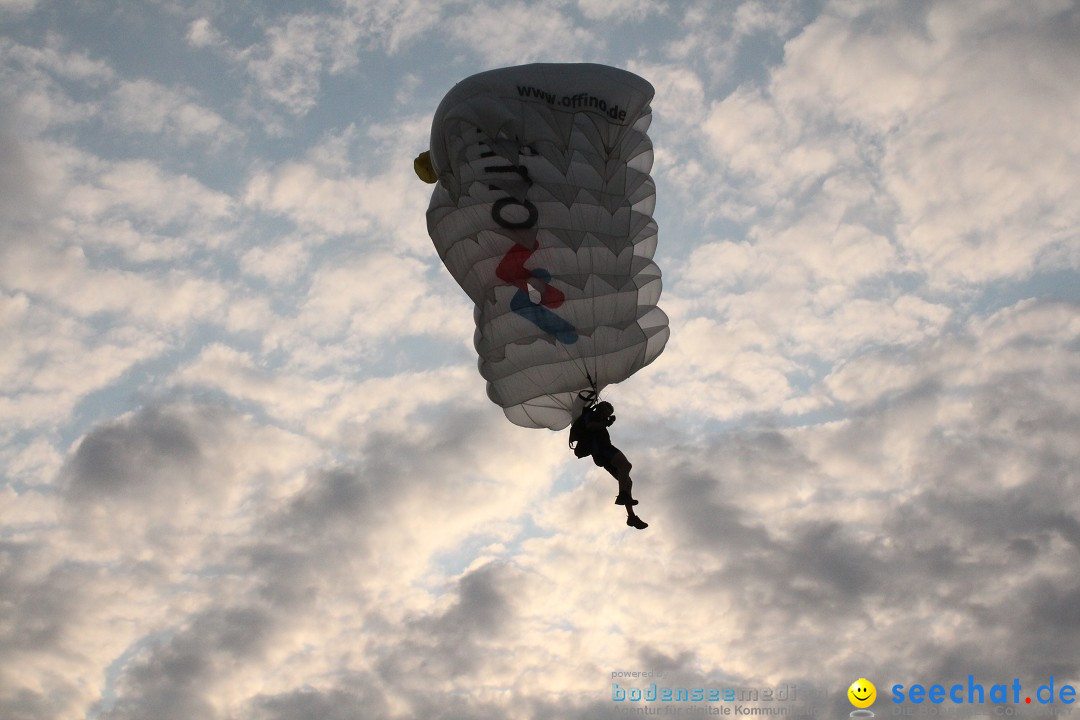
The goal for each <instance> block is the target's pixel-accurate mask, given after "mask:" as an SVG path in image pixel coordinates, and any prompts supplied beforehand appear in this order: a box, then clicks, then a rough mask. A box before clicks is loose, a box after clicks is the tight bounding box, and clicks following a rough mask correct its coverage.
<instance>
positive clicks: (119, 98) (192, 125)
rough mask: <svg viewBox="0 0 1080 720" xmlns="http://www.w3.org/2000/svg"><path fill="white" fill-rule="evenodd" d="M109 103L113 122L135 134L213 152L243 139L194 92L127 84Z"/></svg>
mask: <svg viewBox="0 0 1080 720" xmlns="http://www.w3.org/2000/svg"><path fill="white" fill-rule="evenodd" d="M109 103H110V107H109V109H108V111H107V114H108V117H109V119H110V121H112V122H115V123H117V124H118V125H119V126H120V127H121V128H123V129H126V130H129V131H131V132H136V133H147V134H151V135H164V136H166V137H170V138H175V139H176V141H177V142H179V143H180V144H182V145H186V146H190V145H193V144H196V143H203V144H205V145H206V146H207V147H208V148H210V149H214V148H218V147H220V146H222V145H226V144H229V143H233V142H237V141H239V140H240V139H241V137H242V136H241V133H240V132H239V131H238V130H237V129H236V128H235V127H234V126H233V125H232V124H231V123H229V122H228V121H227V120H225V119H224V118H223V117H222V116H221V115H219V114H218V113H217V112H215V111H213V110H211V109H210V108H208V107H206V106H204V105H200V104H199V103H198V102H196V101H195V94H194V92H193V91H191V90H190V89H186V88H185V89H174V88H167V87H164V86H162V85H158V84H157V83H154V82H151V81H149V80H132V81H124V82H121V83H120V84H119V85H118V86H117V87H116V89H115V90H114V91H113V92H112V96H111V98H110V101H109Z"/></svg>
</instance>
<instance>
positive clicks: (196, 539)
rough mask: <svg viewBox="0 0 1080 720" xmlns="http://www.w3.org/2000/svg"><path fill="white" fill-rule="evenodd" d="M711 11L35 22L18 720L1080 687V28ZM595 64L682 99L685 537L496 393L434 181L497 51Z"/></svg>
mask: <svg viewBox="0 0 1080 720" xmlns="http://www.w3.org/2000/svg"><path fill="white" fill-rule="evenodd" d="M714 5H715V4H710V3H696V4H693V3H692V4H688V5H685V6H678V7H676V6H674V5H671V4H665V5H661V4H655V5H650V4H646V3H638V2H630V3H610V4H608V5H606V6H605V7H604V8H600V7H599V6H595V5H590V4H588V3H576V4H575V3H566V2H554V3H540V4H535V3H534V4H531V5H526V4H522V3H517V4H515V3H510V4H504V5H501V6H499V7H495V6H492V7H490V8H483V7H476V6H468V5H464V4H453V3H439V4H436V5H434V6H432V5H430V4H425V3H419V2H390V3H385V2H384V3H374V2H360V1H356V2H345V3H340V4H339V5H338V6H336V7H335V8H333V9H330V10H327V9H326V8H314V7H297V8H293V9H290V10H289V12H287V13H283V14H275V12H276V11H270V10H266V9H265V8H262V9H256V10H255V11H254V12H252V11H251V10H252V9H251V8H246V9H244V8H238V9H230V10H229V12H227V13H216V14H215V13H211V12H208V8H209V7H210V6H208V5H207V6H203V7H201V8H199V9H198V12H194V11H192V10H191V9H190V8H189V9H182V8H180V7H179V6H173V5H161V6H158V8H159V9H160V10H163V12H161V13H158V14H155V15H154V17H155V18H157V19H159V20H160V28H159V30H160V31H159V32H154V33H150V34H148V35H146V36H145V37H144V36H140V37H141V38H143V39H145V41H146V46H147V47H149V46H151V45H152V46H153V49H154V52H152V53H151V52H147V51H145V50H139V48H138V46H137V45H135V44H132V42H128V41H125V42H120V39H118V38H115V37H113V35H115V32H116V25H115V24H113V20H114V19H115V18H111V17H108V16H107V14H106V15H101V14H100V13H98V12H97V11H95V10H93V9H92V8H91V9H86V8H84V9H86V12H83V13H81V14H80V15H79V16H78V22H80V23H83V25H81V26H80V28H79V29H78V31H77V32H76V31H75V30H73V29H72V27H71V23H72V22H73V21H72V20H70V19H67V16H59V15H58V16H57V17H56V18H54V19H55V20H56V22H55V23H52V24H50V25H49V27H50V28H51V33H52V34H49V32H48V31H46V30H44V29H42V27H41V26H40V23H39V22H37V21H36V20H35V19H34V18H35V17H36V16H29V15H25V16H24V15H16V14H12V13H8V14H6V15H5V19H6V20H11V23H14V24H13V25H12V24H11V23H8V24H7V25H5V33H6V36H5V39H0V55H2V57H3V60H2V62H0V80H2V82H0V96H2V97H0V100H2V103H0V104H2V105H3V107H4V110H3V113H2V114H0V340H2V342H0V387H2V388H3V389H2V390H0V474H2V475H3V478H4V481H3V482H0V606H2V607H4V608H5V609H6V613H4V614H3V615H2V616H0V716H4V717H7V716H11V717H35V718H36V717H40V718H53V717H61V716H64V717H66V716H78V717H82V716H85V715H88V714H89V715H91V716H94V717H100V718H143V717H185V718H186V717H194V716H198V717H206V718H245V719H246V718H250V719H251V720H255V719H256V718H259V719H262V718H270V719H271V720H272V719H274V718H286V717H299V716H312V717H314V716H318V717H326V718H331V719H333V718H346V717H348V718H352V717H356V716H360V715H371V716H377V717H401V718H404V717H425V718H428V717H430V718H490V717H566V718H576V719H581V720H583V719H584V718H594V717H608V718H613V717H616V716H620V717H621V716H623V715H624V714H625V713H619V712H618V710H619V709H620V708H619V707H618V704H617V703H614V702H612V701H611V700H610V695H609V693H610V692H611V683H612V682H613V678H612V676H611V674H612V672H614V671H642V670H647V671H648V670H651V671H653V672H663V673H665V676H664V678H663V679H662V680H661V679H659V678H658V679H657V681H658V683H666V684H668V685H671V686H686V687H702V686H724V687H767V686H774V687H775V686H777V685H783V684H785V683H795V684H798V686H799V689H800V693H802V692H803V690H804V688H810V687H811V686H813V687H814V688H816V689H820V690H822V691H823V694H820V695H818V694H814V695H810V694H809V690H808V691H807V692H808V694H807V695H806V696H805V697H803V698H802V702H804V703H805V704H806V705H808V706H809V705H816V706H817V707H818V709H819V713H818V714H819V715H820V714H830V715H835V716H840V715H841V714H843V713H847V712H849V711H850V707H848V703H847V701H846V699H845V698H844V697H843V695H842V692H837V689H838V688H840V687H842V686H844V685H846V684H847V683H848V682H850V681H851V680H852V679H854V678H856V677H860V676H865V677H869V678H872V679H874V680H875V681H877V680H878V678H884V679H892V680H891V682H903V683H905V684H911V683H914V682H921V683H925V684H930V683H933V682H940V683H951V682H966V680H967V676H968V675H969V674H972V673H974V674H975V675H976V678H977V679H978V680H979V681H980V682H983V683H984V684H986V685H989V684H991V683H993V682H997V681H999V680H1001V679H1005V678H1012V677H1019V678H1021V679H1022V681H1023V682H1024V683H1025V684H1027V683H1030V682H1033V681H1037V682H1036V685H1037V684H1040V683H1042V682H1045V681H1046V678H1047V677H1048V676H1049V675H1050V674H1053V675H1054V677H1055V679H1056V680H1057V681H1058V682H1059V683H1060V682H1066V681H1068V682H1073V683H1074V684H1075V681H1073V680H1071V678H1074V677H1075V676H1076V675H1077V673H1078V672H1080V668H1078V665H1077V660H1076V658H1077V657H1080V653H1078V649H1080V635H1078V634H1077V631H1076V626H1077V616H1076V611H1075V606H1076V604H1077V598H1078V593H1080V588H1078V586H1077V582H1076V579H1075V578H1074V577H1073V575H1074V574H1075V573H1074V572H1073V569H1074V568H1075V566H1076V557H1077V552H1080V521H1078V517H1080V507H1078V505H1077V500H1076V498H1077V492H1076V490H1077V477H1076V472H1075V468H1076V467H1078V466H1080V457H1078V450H1077V444H1076V437H1077V435H1078V430H1080V400H1078V398H1080V394H1078V393H1076V392H1075V386H1076V377H1077V371H1078V367H1077V362H1076V348H1077V347H1078V342H1080V326H1078V322H1077V317H1078V313H1077V306H1076V298H1075V297H1074V294H1075V293H1074V292H1072V291H1071V287H1072V284H1073V283H1071V281H1072V280H1073V275H1074V274H1075V273H1074V270H1075V267H1074V265H1075V261H1076V260H1077V254H1076V252H1075V249H1074V248H1073V246H1074V245H1075V242H1074V236H1075V232H1074V230H1075V227H1076V224H1077V223H1076V218H1075V216H1074V214H1073V213H1074V211H1073V205H1074V204H1070V203H1069V199H1070V198H1071V197H1072V196H1073V195H1075V194H1076V193H1075V192H1074V189H1075V188H1074V185H1075V180H1074V177H1075V173H1074V172H1073V173H1070V172H1069V170H1071V168H1072V166H1073V165H1075V164H1076V163H1075V162H1072V160H1073V157H1072V156H1073V155H1074V154H1075V149H1076V147H1075V141H1074V140H1073V138H1072V137H1071V136H1068V128H1070V127H1071V125H1070V122H1069V120H1070V119H1071V118H1072V117H1074V116H1075V115H1076V114H1077V113H1076V112H1073V107H1072V106H1073V105H1074V104H1075V99H1076V92H1075V87H1074V86H1075V82H1071V84H1070V78H1071V77H1073V76H1074V75H1075V73H1074V72H1073V67H1072V66H1073V65H1075V60H1076V58H1077V55H1076V52H1075V50H1074V49H1073V44H1075V43H1073V44H1070V43H1069V41H1070V40H1071V39H1072V36H1073V35H1075V32H1071V31H1072V30H1073V29H1074V26H1075V21H1076V19H1077V15H1076V12H1075V7H1074V5H1075V3H1072V4H1069V3H1060V2H1056V0H1055V1H1054V2H1041V1H1040V2H1032V3H1026V4H1023V5H1018V4H1017V5H1008V4H1002V3H989V4H980V5H977V6H973V7H965V8H961V9H959V10H958V9H956V8H955V7H954V6H953V5H952V4H949V3H934V2H930V3H921V4H917V5H908V4H904V5H892V4H873V5H866V4H857V3H856V4H852V3H843V2H841V3H827V4H825V5H823V6H821V7H820V8H818V7H817V6H813V5H808V4H806V3H796V2H791V3H787V2H783V3H761V2H743V3H740V4H738V5H733V6H730V7H727V8H725V9H722V10H720V11H717V9H716V8H715V7H714ZM153 12H154V13H157V10H154V11H153ZM617 12H622V13H623V14H622V15H621V16H618V17H621V18H622V19H621V20H617V19H615V18H616V13H617ZM39 19H40V18H39ZM601 20H602V22H601ZM613 23H614V24H613ZM9 25H10V28H11V29H10V30H9ZM612 27H613V28H616V29H617V31H618V32H617V33H615V34H612V33H610V32H606V31H604V32H602V31H603V30H605V28H606V29H607V30H610V29H611V28H612ZM101 38H106V39H109V38H111V40H110V41H109V42H104V43H103V42H102V41H101ZM129 40H130V39H129ZM113 41H115V42H113ZM463 48H464V49H463ZM137 52H140V53H142V54H140V55H138V56H137V62H132V58H133V57H135V53H137ZM537 53H539V55H537ZM580 58H588V59H598V60H599V61H601V62H609V63H612V64H617V65H620V66H623V67H629V68H631V69H632V70H635V71H638V72H640V73H641V74H642V75H643V76H645V77H647V78H648V79H649V80H650V81H651V82H652V83H653V84H654V86H656V88H657V97H656V100H655V103H654V109H655V113H656V116H655V121H654V124H653V127H652V129H651V130H650V133H651V135H652V137H653V140H654V143H655V145H656V148H657V172H656V175H655V177H656V179H657V184H658V188H659V190H658V193H659V198H658V199H659V201H660V206H659V211H658V212H659V214H660V221H661V222H660V224H661V245H660V248H659V253H660V259H659V262H660V263H661V266H662V268H663V270H664V273H665V294H664V297H663V298H662V299H661V306H662V307H664V308H665V310H667V311H668V312H669V314H670V316H671V318H672V329H673V334H672V339H671V342H670V343H669V346H668V348H667V350H666V352H665V353H664V354H663V355H662V356H661V357H660V358H659V359H658V360H657V362H656V363H655V364H654V365H652V366H650V367H649V368H648V369H646V370H645V371H643V372H642V373H640V374H639V375H636V376H635V377H634V378H633V379H632V380H630V381H629V382H627V383H623V384H620V385H619V386H617V387H614V388H610V389H608V390H606V391H605V393H606V395H607V397H609V398H610V399H611V400H612V401H613V402H615V404H616V405H617V406H618V414H619V418H620V421H619V423H618V424H617V425H615V426H614V427H613V430H612V435H613V439H614V441H615V442H616V444H618V445H619V447H621V448H622V449H623V450H624V451H625V452H626V454H627V455H628V457H629V458H630V459H631V461H632V462H633V464H634V469H633V477H634V491H635V495H636V496H637V497H638V499H639V500H640V501H641V504H640V505H639V506H638V512H639V513H640V514H641V516H642V517H643V518H644V519H645V520H647V521H648V522H649V523H650V527H649V529H648V530H647V531H644V532H639V531H636V530H633V529H630V528H628V527H627V526H626V525H625V524H624V517H625V512H624V510H623V509H622V508H621V507H619V506H616V505H614V504H613V500H614V496H615V493H616V487H615V485H616V483H615V481H614V480H613V479H612V478H611V477H610V476H609V475H608V474H607V473H606V472H604V471H603V470H601V469H599V468H596V467H595V466H593V465H592V464H591V463H590V462H584V463H582V462H580V461H578V460H576V459H574V458H573V457H572V455H570V453H569V452H568V450H567V449H566V448H565V436H563V435H561V434H554V433H545V432H531V431H526V430H523V429H521V428H517V427H515V426H512V425H511V424H509V423H507V422H506V421H505V419H504V418H503V417H502V415H501V413H500V411H499V409H498V408H497V407H495V406H493V405H492V404H491V403H490V402H489V401H488V400H487V398H486V397H485V393H484V381H483V380H482V378H481V377H480V376H479V374H478V373H477V372H476V370H475V355H474V353H473V350H472V349H471V347H470V340H471V335H472V326H471V323H470V321H469V315H470V313H469V303H468V301H467V299H466V298H465V297H464V294H463V293H461V292H460V291H459V290H458V288H456V287H455V286H454V284H453V282H452V281H451V280H450V278H449V276H448V275H447V274H446V273H445V272H444V271H443V270H442V268H441V266H440V265H439V263H438V261H437V258H436V257H435V254H434V252H433V251H432V249H431V246H430V244H429V243H428V240H427V238H426V232H425V228H424V220H423V215H424V208H425V207H426V204H427V197H426V195H427V191H428V190H427V189H426V188H425V187H423V186H422V185H421V184H420V183H418V182H417V181H416V180H415V178H414V177H413V175H412V173H411V168H410V167H409V162H410V160H411V159H412V157H413V156H415V154H416V151H417V150H418V149H419V148H422V147H423V146H424V144H425V143H426V133H427V131H428V123H429V119H430V118H429V116H428V115H427V114H426V113H427V112H428V111H429V110H430V109H431V108H432V107H434V104H435V103H436V102H437V100H438V97H440V96H441V95H442V93H444V92H445V91H446V89H447V88H448V87H450V85H451V84H452V82H453V81H454V79H456V78H459V77H461V76H462V75H466V74H469V73H471V72H473V71H475V70H480V69H482V67H475V68H474V67H472V65H473V64H474V61H475V62H480V63H490V64H504V63H513V62H518V61H528V60H531V59H536V60H553V59H554V60H558V59H567V60H573V59H580ZM166 59H167V60H168V62H167V63H166V62H165V60H166ZM230 63H231V65H230ZM208 67H213V68H215V69H216V70H217V72H206V69H207V68H208ZM375 68H378V71H377V72H376V70H375ZM366 83H378V87H379V88H382V89H383V90H385V89H386V88H389V90H386V91H385V93H384V94H385V97H386V99H387V102H386V103H385V104H371V103H369V102H368V99H369V98H370V97H371V96H370V95H369V94H365V93H363V92H362V93H359V94H356V93H340V92H338V91H339V90H340V89H341V88H342V87H353V86H355V87H361V86H363V87H369V89H370V88H371V87H375V86H374V85H370V86H367V85H365V84H366ZM361 89H363V88H362V87H361ZM383 90H380V92H383ZM365 92H366V91H365ZM421 105H423V106H424V107H427V108H428V109H427V110H423V113H421V114H417V112H415V111H416V110H417V109H422V108H421ZM1033 108H1034V109H1037V110H1038V111H1037V112H1035V111H1033V110H1032V109H1033ZM275 117H276V118H277V119H275ZM342 117H349V118H351V120H350V121H349V123H347V124H345V125H344V126H343V125H342V124H341V118H342ZM268 118H269V121H270V124H268V125H266V126H264V127H262V128H261V129H260V128H258V127H255V124H256V121H257V120H258V119H262V120H267V119H268ZM274 123H276V124H274ZM270 129H272V130H274V132H269V130H270ZM241 133H242V136H241ZM206 150H210V151H211V152H210V153H207V152H206ZM641 680H642V679H641V678H633V679H631V680H629V681H628V683H627V684H628V685H634V686H638V687H640V686H641V685H643V684H645V683H643V682H641ZM879 687H880V686H879ZM1032 687H1034V686H1032ZM1020 711H1021V712H1022V711H1023V708H1021V709H1020Z"/></svg>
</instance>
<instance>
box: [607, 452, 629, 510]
mask: <svg viewBox="0 0 1080 720" xmlns="http://www.w3.org/2000/svg"><path fill="white" fill-rule="evenodd" d="M605 467H606V468H607V471H608V472H609V473H611V474H612V476H614V478H615V479H616V480H618V481H619V496H620V497H625V498H627V499H633V494H632V488H633V487H634V483H633V481H632V480H631V479H630V470H631V469H633V467H634V466H633V465H631V464H630V461H629V460H627V459H626V456H625V455H623V454H622V451H621V450H619V449H618V448H612V449H611V455H610V457H609V459H608V462H607V465H606V466H605ZM630 504H631V503H627V507H629V506H630Z"/></svg>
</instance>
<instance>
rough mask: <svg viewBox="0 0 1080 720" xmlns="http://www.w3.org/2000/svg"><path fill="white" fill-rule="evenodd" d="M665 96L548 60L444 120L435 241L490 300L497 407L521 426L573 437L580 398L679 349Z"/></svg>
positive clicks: (465, 86)
mask: <svg viewBox="0 0 1080 720" xmlns="http://www.w3.org/2000/svg"><path fill="white" fill-rule="evenodd" d="M652 97H653V88H652V85H650V84H649V83H648V82H646V81H645V80H643V79H642V78H640V77H638V76H637V75H634V74H633V73H629V72H626V71H625V70H619V69H616V68H612V67H606V66H603V65H592V64H535V65H523V66H519V67H509V68H502V69H499V70H491V71H488V72H484V73H480V74H478V75H473V76H472V77H470V78H467V79H465V80H463V81H462V82H460V83H458V84H457V85H456V86H454V88H453V89H452V90H451V91H450V92H449V93H447V95H446V97H445V98H443V101H442V103H441V104H440V105H439V108H438V110H437V111H436V112H435V118H434V121H433V123H432V128H431V149H430V167H427V166H426V164H425V167H426V168H427V173H428V174H430V179H435V178H436V177H437V179H438V182H437V184H436V186H435V189H434V192H433V193H432V196H431V205H430V207H429V208H428V212H427V223H428V232H429V233H430V235H431V239H432V241H434V243H435V247H436V248H437V250H438V252H439V256H440V257H441V258H442V260H443V262H444V263H445V264H446V267H447V269H449V271H450V273H451V274H452V275H453V276H454V279H455V280H457V282H458V284H460V285H461V287H462V289H464V290H465V292H466V293H468V295H469V297H470V298H472V300H473V302H475V303H476V310H475V313H474V315H475V320H476V334H475V338H474V341H475V345H476V351H477V353H478V354H479V356H480V374H481V375H482V376H483V377H484V379H486V380H487V382H488V386H487V389H488V396H489V397H490V398H491V399H492V401H494V402H495V403H497V404H498V405H501V406H502V408H503V411H504V412H505V413H506V416H507V417H508V418H509V419H510V420H511V421H512V422H514V423H516V424H517V425H521V426H524V427H534V428H541V427H546V428H550V429H552V430H559V429H561V428H564V427H566V426H567V425H569V424H570V422H571V420H572V419H573V413H574V400H575V398H576V396H577V394H578V392H579V391H582V390H585V389H588V388H590V387H594V386H595V387H596V388H598V389H602V388H603V387H604V386H606V385H609V384H611V383H617V382H619V381H621V380H625V379H626V378H628V377H630V376H631V375H632V374H634V373H635V372H637V371H638V370H640V369H641V368H642V367H644V366H645V365H648V364H649V363H650V362H652V361H653V360H655V359H656V357H657V356H658V355H659V354H660V353H661V352H662V351H663V349H664V345H665V343H666V342H667V339H668V335H669V330H668V319H667V316H666V315H665V314H664V313H663V311H662V310H660V309H659V308H658V307H656V303H657V301H658V300H659V298H660V289H661V282H660V269H659V268H658V267H657V266H656V264H655V263H654V262H653V261H652V257H653V253H654V252H655V250H656V223H655V222H654V221H653V219H652V213H653V207H654V206H655V204H656V187H655V185H654V184H653V181H652V178H651V177H650V176H649V171H650V170H651V169H652V162H653V151H652V142H651V141H650V140H649V137H648V135H647V134H646V131H647V130H648V128H649V123H650V122H651V120H652V111H651V109H650V107H649V102H650V101H651V100H652ZM422 158H423V156H422ZM432 170H433V171H434V172H433V173H432V172H431V171H432ZM417 172H418V174H421V176H423V175H424V174H425V173H424V172H422V171H421V168H420V166H419V165H418V167H417Z"/></svg>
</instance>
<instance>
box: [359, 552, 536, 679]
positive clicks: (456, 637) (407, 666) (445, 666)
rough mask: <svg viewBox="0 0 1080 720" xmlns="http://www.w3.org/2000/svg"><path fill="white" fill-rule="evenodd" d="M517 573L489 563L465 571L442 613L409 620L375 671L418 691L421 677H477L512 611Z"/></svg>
mask: <svg viewBox="0 0 1080 720" xmlns="http://www.w3.org/2000/svg"><path fill="white" fill-rule="evenodd" d="M520 585H521V579H520V577H519V575H518V573H517V572H516V571H515V570H514V569H513V568H511V567H510V566H507V565H505V564H502V563H489V564H487V565H483V566H481V567H479V568H476V569H475V570H472V571H470V572H468V573H466V574H465V575H463V576H462V577H461V578H460V579H459V580H457V582H456V583H455V584H454V587H453V594H454V602H453V604H452V605H451V606H450V607H449V608H448V609H447V610H445V611H444V612H442V613H439V614H433V615H424V616H418V617H414V618H412V619H410V620H409V621H408V622H407V624H406V627H405V628H403V629H404V630H405V633H404V638H403V639H402V640H401V641H400V642H399V643H398V644H396V646H395V647H394V649H393V650H389V651H388V652H386V655H385V656H384V658H383V660H382V661H381V662H380V663H379V674H380V675H381V676H382V677H383V679H384V680H385V681H386V682H387V683H388V684H390V685H392V686H396V685H400V686H401V687H403V688H409V689H410V690H411V691H412V692H413V693H416V694H422V693H421V690H420V688H421V687H422V686H423V682H422V680H423V678H425V677H430V678H446V677H450V678H458V677H471V678H475V679H476V681H477V682H478V683H482V682H483V675H482V672H481V671H482V668H483V667H484V665H485V663H486V662H488V661H490V660H492V658H489V657H485V651H486V650H487V649H488V648H491V649H494V648H497V647H498V646H499V644H500V641H501V640H502V639H503V636H504V633H505V632H506V629H507V627H508V625H509V624H510V622H511V620H512V618H513V617H514V613H515V602H514V596H515V594H516V593H517V589H518V588H519V586H520Z"/></svg>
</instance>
